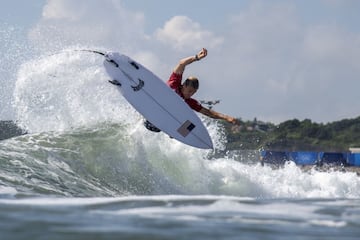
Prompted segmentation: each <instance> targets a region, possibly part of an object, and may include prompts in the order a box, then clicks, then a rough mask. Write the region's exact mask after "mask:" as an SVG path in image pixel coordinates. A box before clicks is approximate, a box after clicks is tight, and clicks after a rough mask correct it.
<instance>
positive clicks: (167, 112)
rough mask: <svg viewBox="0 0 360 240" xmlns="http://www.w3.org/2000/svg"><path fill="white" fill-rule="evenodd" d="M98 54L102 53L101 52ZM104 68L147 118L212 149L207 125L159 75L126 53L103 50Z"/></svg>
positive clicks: (176, 135) (195, 144)
mask: <svg viewBox="0 0 360 240" xmlns="http://www.w3.org/2000/svg"><path fill="white" fill-rule="evenodd" d="M100 54H101V53H100ZM104 66H105V69H106V72H107V73H108V75H109V76H110V77H111V80H115V81H116V82H118V83H119V85H118V88H119V90H120V92H121V93H122V95H123V96H124V97H125V99H126V100H127V101H128V102H129V103H130V104H131V105H132V106H133V107H134V108H135V109H136V110H137V111H138V112H139V113H140V114H141V115H143V116H144V118H146V119H147V120H148V121H149V122H151V123H152V124H153V125H155V126H156V127H157V128H159V129H160V130H162V131H163V132H165V133H167V134H168V135H169V136H171V137H173V138H175V139H177V140H179V141H181V142H183V143H185V144H188V145H190V146H193V147H197V148H203V149H212V148H213V143H212V141H211V138H210V136H209V133H208V131H207V129H206V128H205V126H204V124H203V123H202V121H201V120H200V118H199V117H198V116H197V115H196V113H195V112H194V111H193V110H192V109H191V108H190V107H189V106H188V105H187V104H186V103H185V101H184V100H183V99H182V98H181V97H180V96H179V95H178V94H176V93H175V92H174V91H173V90H172V89H170V88H169V87H168V86H167V85H166V84H165V82H163V81H162V80H161V79H160V78H159V77H157V76H156V75H155V74H153V73H152V72H151V71H149V70H148V69H146V68H145V67H144V66H142V65H141V64H139V63H138V62H136V61H134V60H133V59H131V58H130V57H128V56H126V55H122V54H119V53H116V52H110V53H107V54H105V60H104Z"/></svg>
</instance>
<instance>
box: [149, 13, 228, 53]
mask: <svg viewBox="0 0 360 240" xmlns="http://www.w3.org/2000/svg"><path fill="white" fill-rule="evenodd" d="M155 36H156V38H157V39H158V40H159V41H161V42H163V43H165V44H167V45H170V46H172V47H173V48H175V49H177V50H184V49H193V50H198V49H201V48H202V47H204V46H207V47H208V48H214V47H217V46H218V45H220V44H222V43H223V41H224V39H223V38H221V37H216V36H215V34H214V33H212V32H210V31H207V30H204V29H202V27H201V25H200V24H199V23H197V22H194V21H193V20H191V19H190V18H189V17H187V16H175V17H173V18H171V19H170V20H169V21H167V22H166V23H165V25H164V26H163V28H160V29H158V30H157V31H156V32H155Z"/></svg>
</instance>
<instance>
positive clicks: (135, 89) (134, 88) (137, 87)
mask: <svg viewBox="0 0 360 240" xmlns="http://www.w3.org/2000/svg"><path fill="white" fill-rule="evenodd" d="M138 80H139V84H138V85H136V86H131V88H132V89H133V90H134V92H137V91H140V89H142V88H143V87H144V85H145V83H144V81H143V80H141V79H140V78H139V79H138Z"/></svg>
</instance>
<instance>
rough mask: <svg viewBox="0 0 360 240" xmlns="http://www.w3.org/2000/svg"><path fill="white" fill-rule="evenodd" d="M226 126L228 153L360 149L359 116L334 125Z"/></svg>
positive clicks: (243, 123) (291, 122)
mask: <svg viewBox="0 0 360 240" xmlns="http://www.w3.org/2000/svg"><path fill="white" fill-rule="evenodd" d="M240 123H241V125H240V127H234V126H231V125H230V124H227V123H225V125H224V126H225V131H226V136H227V146H226V147H227V150H240V149H246V150H248V149H271V150H278V151H347V150H348V149H349V147H360V117H357V118H354V119H344V120H341V121H336V122H331V123H326V124H323V123H316V122H312V121H311V120H310V119H305V120H302V121H300V120H298V119H292V120H287V121H285V122H282V123H280V124H278V125H275V124H272V123H261V122H260V123H259V122H258V121H256V120H254V121H241V119H240Z"/></svg>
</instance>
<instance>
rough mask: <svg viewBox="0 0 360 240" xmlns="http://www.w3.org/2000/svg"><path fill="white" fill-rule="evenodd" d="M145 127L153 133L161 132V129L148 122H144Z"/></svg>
mask: <svg viewBox="0 0 360 240" xmlns="http://www.w3.org/2000/svg"><path fill="white" fill-rule="evenodd" d="M144 126H145V127H146V128H147V129H148V130H150V131H152V132H161V130H160V129H158V128H157V127H155V125H153V124H152V123H151V122H149V121H148V120H145V121H144Z"/></svg>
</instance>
